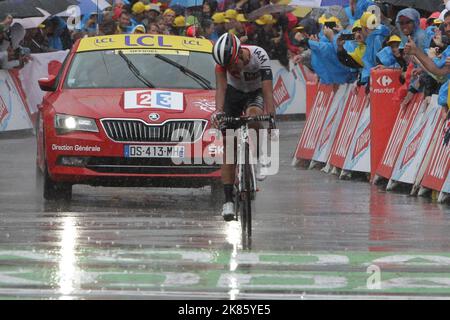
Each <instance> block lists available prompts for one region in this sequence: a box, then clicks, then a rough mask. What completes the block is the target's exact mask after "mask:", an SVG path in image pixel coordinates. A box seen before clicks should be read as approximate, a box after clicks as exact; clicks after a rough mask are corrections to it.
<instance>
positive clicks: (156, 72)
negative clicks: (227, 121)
mask: <svg viewBox="0 0 450 320" xmlns="http://www.w3.org/2000/svg"><path fill="white" fill-rule="evenodd" d="M122 52H123V53H124V54H125V55H126V57H127V58H128V59H129V60H130V61H131V62H132V63H133V65H135V66H136V68H137V69H138V70H139V72H140V73H141V75H142V76H143V77H144V78H146V79H147V80H149V81H150V82H151V83H152V84H154V85H155V87H157V88H167V89H203V88H204V87H203V86H202V85H201V84H200V83H199V82H198V81H196V80H195V79H194V78H193V77H192V76H190V75H188V74H185V73H183V72H181V71H180V70H179V69H178V68H176V67H175V66H174V65H171V64H169V63H167V62H166V61H163V60H162V59H158V58H157V57H155V55H160V56H164V57H167V58H169V59H170V60H172V61H175V62H177V63H178V64H179V65H181V66H183V67H185V68H187V69H190V70H191V71H193V72H195V73H197V74H198V75H200V76H202V77H204V78H205V79H206V80H208V81H209V82H210V83H211V86H212V87H213V88H214V86H215V76H214V60H213V58H212V56H211V55H210V54H208V53H201V52H190V51H180V50H123V51H122ZM65 87H66V88H70V89H77V88H145V87H146V86H145V84H144V83H143V82H142V81H141V80H139V79H138V78H137V77H136V75H135V74H133V72H132V71H131V70H130V68H129V67H128V65H127V63H126V61H124V59H123V58H122V57H121V56H120V55H119V51H118V50H108V51H106V50H105V51H90V52H81V53H77V54H76V56H75V58H74V59H73V62H72V64H71V66H70V70H69V73H68V75H67V77H66V80H65Z"/></svg>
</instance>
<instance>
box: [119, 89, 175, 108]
mask: <svg viewBox="0 0 450 320" xmlns="http://www.w3.org/2000/svg"><path fill="white" fill-rule="evenodd" d="M124 109H167V110H176V111H183V93H181V92H172V91H160V90H138V91H125V93H124Z"/></svg>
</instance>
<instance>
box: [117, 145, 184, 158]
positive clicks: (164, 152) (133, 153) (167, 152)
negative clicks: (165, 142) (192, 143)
mask: <svg viewBox="0 0 450 320" xmlns="http://www.w3.org/2000/svg"><path fill="white" fill-rule="evenodd" d="M124 154H125V157H126V158H183V157H184V146H146V145H125V150H124Z"/></svg>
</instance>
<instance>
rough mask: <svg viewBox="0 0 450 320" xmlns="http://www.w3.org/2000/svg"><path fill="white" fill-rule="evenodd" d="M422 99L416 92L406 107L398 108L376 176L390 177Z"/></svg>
mask: <svg viewBox="0 0 450 320" xmlns="http://www.w3.org/2000/svg"><path fill="white" fill-rule="evenodd" d="M422 101H423V95H421V94H417V95H415V96H414V98H412V99H411V101H410V103H409V104H408V105H406V107H404V108H401V109H400V111H399V113H398V115H397V119H396V121H395V124H394V128H393V129H392V132H391V135H390V138H389V142H388V144H387V147H386V148H385V151H384V153H383V157H382V158H381V161H380V163H379V165H378V167H377V170H376V171H375V173H376V174H377V175H378V176H381V177H384V178H386V179H390V178H391V175H392V172H393V170H394V166H395V163H396V161H397V158H398V156H399V154H400V151H401V149H402V146H403V144H404V143H405V139H406V137H407V135H408V132H409V129H410V128H411V126H412V124H413V122H414V119H415V118H416V116H417V113H418V112H419V109H420V105H421V104H422Z"/></svg>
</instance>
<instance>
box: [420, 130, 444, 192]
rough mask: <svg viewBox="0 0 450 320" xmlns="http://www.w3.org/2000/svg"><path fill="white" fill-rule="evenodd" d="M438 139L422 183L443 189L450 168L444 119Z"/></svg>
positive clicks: (429, 187)
mask: <svg viewBox="0 0 450 320" xmlns="http://www.w3.org/2000/svg"><path fill="white" fill-rule="evenodd" d="M435 134H436V135H437V141H436V145H435V147H434V150H433V154H432V156H431V160H430V161H429V163H428V166H427V169H426V171H425V175H424V177H423V180H422V183H421V185H422V186H423V187H425V188H428V189H432V190H437V191H441V190H442V186H443V185H444V182H445V179H446V178H447V174H448V170H449V169H450V146H448V145H447V146H444V144H443V141H444V121H442V122H441V124H440V125H439V126H438V127H437V129H436V133H435Z"/></svg>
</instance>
